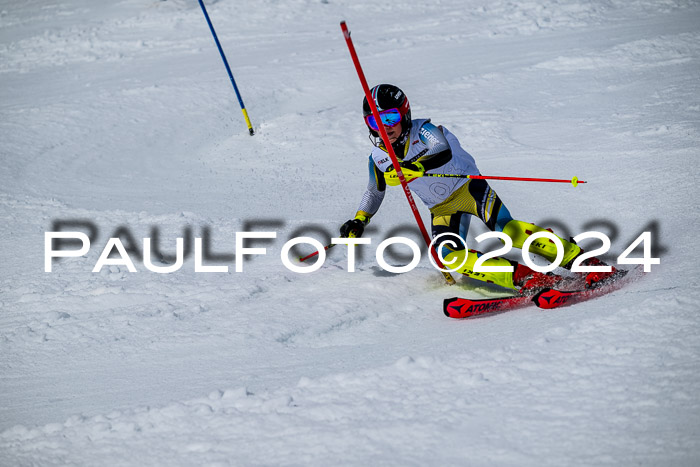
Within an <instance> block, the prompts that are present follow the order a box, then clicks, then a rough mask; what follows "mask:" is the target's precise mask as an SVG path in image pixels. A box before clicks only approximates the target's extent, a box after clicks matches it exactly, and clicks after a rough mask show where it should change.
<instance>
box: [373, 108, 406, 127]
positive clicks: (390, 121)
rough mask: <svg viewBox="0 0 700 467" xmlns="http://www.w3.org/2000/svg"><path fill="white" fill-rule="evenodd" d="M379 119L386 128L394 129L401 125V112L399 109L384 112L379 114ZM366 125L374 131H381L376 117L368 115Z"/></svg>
mask: <svg viewBox="0 0 700 467" xmlns="http://www.w3.org/2000/svg"><path fill="white" fill-rule="evenodd" d="M379 118H381V120H382V124H383V125H384V126H388V127H393V126H396V125H398V124H399V123H401V112H399V109H387V110H382V111H381V112H379ZM365 123H367V126H368V127H370V128H371V129H373V130H374V131H379V127H378V126H377V120H375V118H374V115H372V114H369V115H367V116H366V117H365Z"/></svg>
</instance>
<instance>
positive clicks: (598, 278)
mask: <svg viewBox="0 0 700 467" xmlns="http://www.w3.org/2000/svg"><path fill="white" fill-rule="evenodd" d="M581 266H608V265H607V264H605V263H604V262H602V261H601V260H599V259H598V258H596V257H592V258H587V259H584V260H583V261H581ZM608 267H609V268H610V271H607V272H606V271H593V272H589V273H583V274H586V285H587V286H588V287H589V288H595V287H598V286H599V285H602V284H603V283H605V282H609V281H610V280H612V278H613V277H614V276H615V274H617V269H615V267H614V266H608Z"/></svg>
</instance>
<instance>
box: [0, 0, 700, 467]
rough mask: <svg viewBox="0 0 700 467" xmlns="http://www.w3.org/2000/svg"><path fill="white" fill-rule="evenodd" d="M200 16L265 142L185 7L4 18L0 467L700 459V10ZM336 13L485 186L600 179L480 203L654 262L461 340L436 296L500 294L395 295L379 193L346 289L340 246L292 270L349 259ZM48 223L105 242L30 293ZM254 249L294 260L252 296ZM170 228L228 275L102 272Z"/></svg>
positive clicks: (521, 190) (237, 11)
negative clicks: (289, 243)
mask: <svg viewBox="0 0 700 467" xmlns="http://www.w3.org/2000/svg"><path fill="white" fill-rule="evenodd" d="M209 3H210V2H207V4H208V8H209V13H210V15H211V17H212V21H213V22H214V25H215V27H216V28H217V32H219V35H220V39H221V41H222V44H223V46H224V49H225V50H226V52H227V54H228V58H229V61H230V62H231V65H232V68H233V71H234V73H235V76H236V80H237V82H238V84H239V87H240V88H241V92H242V93H243V97H244V99H245V101H246V104H247V108H248V109H249V113H250V115H251V119H252V120H253V123H254V125H255V127H256V135H255V136H254V137H253V138H251V137H249V136H248V135H247V132H245V128H244V125H243V123H242V119H241V116H240V110H239V108H238V102H237V101H236V99H235V96H234V94H233V92H232V89H231V86H230V83H229V81H228V79H227V77H226V75H225V71H224V69H223V67H222V65H221V62H220V59H219V57H218V54H217V52H216V48H215V46H214V44H213V41H212V39H211V37H210V35H209V31H208V29H207V27H206V23H205V21H204V18H203V16H202V14H201V11H200V10H199V8H198V5H197V3H196V2H190V1H185V0H167V1H150V0H145V1H144V0H123V1H120V2H116V3H113V4H110V5H101V4H96V3H95V2H92V1H87V0H71V1H67V2H61V3H60V4H57V3H53V2H49V1H39V0H32V1H28V2H24V3H22V4H14V3H10V2H4V3H0V38H1V40H0V81H1V82H2V83H3V85H2V86H0V102H2V104H0V135H2V136H1V138H2V139H1V141H2V145H1V146H0V151H1V152H0V219H1V220H2V222H1V223H0V225H1V226H0V233H1V234H2V238H3V239H4V240H3V243H2V245H1V246H0V262H1V263H2V266H1V267H2V274H1V275H0V310H1V311H0V354H2V358H0V394H2V398H1V399H0V400H1V402H0V430H2V431H0V465H96V464H108V465H143V464H146V465H163V464H168V465H199V464H203V465H230V464H232V465H259V464H262V465H329V464H336V463H342V464H348V465H360V464H370V465H376V464H380V465H436V464H440V465H464V464H468V465H697V464H698V463H700V441H699V440H700V398H698V395H697V388H698V387H700V376H699V375H700V371H699V370H700V365H699V364H698V362H700V339H699V338H698V336H699V335H700V318H699V317H698V311H699V308H700V307H699V306H698V303H700V284H699V283H698V273H699V272H700V268H699V267H698V261H697V255H693V253H692V252H693V251H695V245H696V239H695V236H694V232H696V231H698V229H700V222H699V221H698V219H700V205H699V204H698V200H697V188H696V182H695V174H696V173H697V169H699V168H700V166H699V164H698V160H700V159H699V158H698V156H699V154H698V147H699V144H700V131H699V130H700V104H699V103H698V99H697V96H698V94H699V91H700V89H699V88H700V86H699V84H700V83H699V82H698V79H697V77H698V72H699V71H700V65H699V63H700V45H699V44H700V41H699V40H698V39H699V38H700V37H699V36H700V27H699V25H700V7H699V6H698V4H697V2H695V1H690V0H688V1H684V0H664V1H657V0H655V1H652V0H635V1H618V0H607V1H592V2H576V1H557V0H546V1H538V2H534V1H532V2H527V1H525V2H518V3H513V2H507V1H501V0H498V1H486V0H477V1H474V2H470V4H469V8H465V7H464V4H463V2H458V1H456V0H448V1H443V2H440V3H439V4H436V5H433V6H431V7H426V5H424V4H420V5H418V4H416V3H415V2H403V3H398V4H397V3H391V4H389V3H387V4H375V3H371V2H367V1H365V0H361V1H360V0H328V1H325V0H320V1H315V0H293V1H289V2H282V3H280V2H277V1H274V0H263V1H260V2H256V4H255V5H246V6H243V5H241V4H240V3H239V2H234V1H230V0H229V1H227V0H219V1H216V2H211V4H209ZM341 19H346V20H347V21H348V25H349V27H350V29H351V31H352V32H353V40H354V41H355V45H356V47H357V49H358V53H359V55H360V59H361V61H362V63H363V66H364V67H365V73H366V74H367V76H368V79H369V81H370V83H371V84H374V83H375V82H379V81H382V82H395V83H396V84H398V85H399V86H401V87H402V88H403V89H404V90H405V91H406V92H407V95H409V96H410V98H411V105H412V112H413V116H414V117H423V116H426V117H428V116H429V117H432V118H433V120H434V121H435V122H437V123H440V124H444V125H446V126H447V127H449V128H450V130H451V131H452V132H454V133H455V134H456V135H458V137H459V138H460V140H461V141H462V143H463V144H464V146H465V147H466V148H467V150H468V151H470V152H471V153H472V154H473V155H474V156H475V157H476V159H477V162H478V164H479V167H480V169H481V171H482V173H484V174H489V175H521V176H547V177H552V178H571V176H573V175H576V176H578V177H579V178H581V179H584V180H588V181H589V184H588V185H583V186H580V187H578V188H576V189H575V190H574V189H572V188H571V187H570V186H542V185H537V186H535V185H527V184H518V183H511V184H508V183H499V184H497V183H494V184H492V186H493V187H494V188H495V189H496V190H497V191H498V193H499V195H500V196H501V197H502V198H503V199H504V200H505V202H506V204H507V205H508V207H509V209H510V210H511V212H512V213H513V214H514V215H515V216H516V217H517V218H520V219H522V220H526V221H533V222H538V223H539V222H545V223H550V224H552V226H553V227H554V228H555V229H556V230H557V231H558V232H559V233H562V234H563V233H566V234H570V235H575V234H576V233H579V232H581V231H584V230H601V231H603V232H605V233H607V234H608V235H609V236H610V237H611V238H612V239H613V247H612V251H611V254H610V258H611V260H612V261H614V259H615V257H616V255H617V254H619V253H621V252H622V250H624V248H625V247H626V246H627V245H629V244H630V243H631V242H632V241H633V240H634V239H635V238H636V237H637V236H638V235H639V233H640V232H641V231H642V230H653V231H654V235H655V238H654V241H655V245H656V246H657V249H656V250H655V251H657V252H658V253H655V254H658V255H659V256H661V258H662V260H661V264H660V265H658V266H653V267H652V273H651V274H648V275H645V276H644V277H643V278H642V279H640V280H639V281H636V282H634V283H631V284H630V285H628V286H626V287H625V288H623V289H621V290H619V291H617V292H615V293H613V294H610V295H607V296H605V297H602V298H600V299H596V300H591V301H588V302H584V303H581V304H577V305H574V306H571V307H566V308H561V309H557V310H552V311H542V310H538V309H535V308H525V309H522V310H517V311H512V312H508V313H502V314H497V315H492V316H487V317H482V318H477V319H471V320H450V319H447V318H445V317H444V316H443V315H442V313H441V311H440V308H441V301H442V299H443V298H445V297H447V296H454V295H462V296H473V297H478V296H480V295H483V294H494V293H496V292H495V291H494V290H493V289H489V288H488V287H477V286H475V285H474V284H473V283H470V282H468V281H465V280H460V283H459V285H457V286H455V287H451V288H446V286H445V285H444V284H443V283H442V278H441V276H440V275H439V274H438V273H436V272H435V271H433V270H432V268H431V267H430V265H429V264H428V262H427V260H426V259H425V258H424V259H423V261H422V262H421V264H420V265H419V266H418V267H417V268H416V269H415V270H414V271H412V272H411V273H408V274H402V275H394V274H390V273H386V272H384V271H381V269H380V268H379V266H378V265H377V264H376V261H375V260H374V258H373V255H374V249H375V247H376V245H377V244H378V243H379V241H381V239H383V238H384V237H386V236H389V235H403V234H406V232H407V230H392V229H394V228H395V227H397V226H398V227H401V226H403V227H407V228H409V229H410V226H411V225H412V224H411V220H410V217H411V215H410V212H409V211H408V209H407V207H406V201H405V199H403V197H402V196H401V193H399V192H391V193H389V194H388V195H387V199H386V200H385V202H384V205H383V206H382V209H381V210H380V212H379V213H378V214H377V216H376V217H375V218H374V219H373V222H372V224H371V225H370V226H369V227H370V228H368V234H367V235H368V236H371V237H372V243H373V245H372V246H370V247H367V248H363V249H362V257H361V258H360V259H359V260H358V267H357V269H358V271H357V272H355V273H349V272H347V253H346V252H345V251H344V250H343V248H342V247H336V248H334V249H332V250H329V252H328V258H327V260H326V263H325V265H324V267H323V268H322V269H321V270H320V271H318V272H316V273H312V274H298V273H294V272H291V271H289V270H287V269H286V268H285V267H284V266H283V265H282V263H281V260H280V258H279V255H280V250H281V247H282V244H283V243H284V241H286V240H287V239H288V238H290V237H292V236H297V235H299V232H300V231H304V232H305V231H307V230H308V229H309V228H320V229H322V230H323V231H325V232H327V233H328V234H335V232H336V230H337V227H338V225H339V224H340V223H341V222H343V221H344V220H345V219H346V218H348V217H349V216H351V215H352V213H353V212H354V210H355V209H356V206H357V202H358V201H359V199H360V196H361V193H362V190H363V189H364V187H365V184H366V154H367V152H368V151H369V147H368V145H369V143H368V142H367V139H366V137H365V134H366V130H365V127H364V124H363V123H362V120H361V118H359V117H358V115H359V101H360V99H361V98H358V96H361V89H360V86H359V84H358V83H357V79H356V76H355V74H354V70H353V69H352V65H351V62H350V58H349V55H348V53H347V50H346V48H345V45H344V43H343V40H342V35H341V34H340V31H339V28H338V21H339V20H341ZM399 64H408V65H406V66H403V67H400V66H398V65H399ZM407 68H410V70H408V71H407ZM545 202H546V204H544V203H545ZM421 212H422V213H423V215H424V218H427V216H428V214H427V211H426V210H425V209H422V210H421ZM55 221H73V222H75V221H80V222H88V223H89V224H91V225H92V226H94V227H96V228H97V229H98V232H97V236H96V239H95V241H94V242H93V244H92V248H91V249H90V251H89V253H88V254H87V255H86V256H85V257H81V258H70V259H63V260H60V261H55V262H54V263H53V265H52V267H53V271H52V272H51V273H44V272H43V268H44V257H43V246H44V232H46V231H49V230H50V229H51V227H52V225H53V223H54V222H55ZM477 224H478V222H477V221H475V222H473V223H472V229H471V231H470V236H469V239H470V241H471V242H474V240H473V239H474V237H475V236H476V235H478V234H479V233H482V232H484V231H485V230H484V228H483V226H480V225H477ZM251 225H252V227H251ZM548 225H549V224H548ZM84 227H85V226H83V229H84ZM246 227H247V228H248V230H262V231H275V232H276V234H277V238H276V239H275V240H273V241H270V242H268V243H266V244H265V246H266V248H267V254H266V255H264V256H258V257H255V258H253V259H251V260H249V261H245V262H244V263H243V268H244V271H243V272H241V273H237V272H235V265H236V262H235V261H234V260H233V259H231V256H232V255H233V253H234V251H235V236H236V232H239V231H242V230H246ZM154 228H155V229H157V230H158V232H159V233H160V238H159V246H160V247H161V249H162V250H163V251H164V252H165V253H166V254H173V252H174V240H175V238H176V237H178V236H183V237H186V238H189V239H191V238H192V237H201V236H202V234H203V232H204V231H205V230H206V229H209V233H210V235H211V243H212V245H211V250H212V252H213V254H215V255H228V258H227V259H226V260H224V261H220V262H217V263H216V264H217V265H226V266H228V267H229V272H227V273H210V274H198V273H195V272H194V259H193V255H192V254H190V255H188V257H187V258H186V260H185V262H184V265H183V266H182V268H181V270H180V271H178V272H176V273H172V274H156V273H153V272H149V271H147V270H146V268H145V266H144V264H143V262H142V261H141V260H140V259H138V257H139V256H140V255H134V258H132V259H134V263H135V267H136V268H137V270H138V272H137V273H131V272H129V271H128V270H127V268H126V267H125V266H115V265H112V266H107V267H105V268H103V270H102V271H101V272H99V273H92V272H91V270H92V268H93V267H94V265H95V263H96V261H97V259H98V257H99V255H100V253H101V251H102V248H103V247H104V245H105V244H106V241H107V238H108V237H109V236H110V235H113V234H114V233H115V232H119V231H120V229H121V233H122V238H124V237H126V236H128V235H130V237H129V238H126V240H128V241H129V242H128V243H129V247H130V248H135V249H136V250H138V251H139V253H141V252H142V251H143V245H142V243H141V242H142V239H143V238H144V237H148V236H152V235H153V229H154ZM188 229H189V230H188ZM562 229H565V230H566V231H568V232H563V230H562ZM397 232H398V233H397ZM316 233H318V232H316ZM127 234H128V235H127ZM410 235H414V236H415V232H413V230H411V233H410ZM414 238H418V237H414ZM324 240H325V241H327V240H328V239H324ZM256 246H257V245H256ZM470 246H472V247H473V246H474V244H473V243H470ZM593 246H594V244H591V247H593ZM305 252H308V247H307V249H306V250H305ZM511 255H514V254H511ZM511 257H513V258H517V257H518V256H517V255H514V256H511ZM154 262H155V264H156V265H157V266H163V264H162V263H160V262H158V261H157V260H155V261H154Z"/></svg>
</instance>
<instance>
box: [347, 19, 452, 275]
mask: <svg viewBox="0 0 700 467" xmlns="http://www.w3.org/2000/svg"><path fill="white" fill-rule="evenodd" d="M340 29H342V31H343V36H345V42H346V43H347V45H348V50H350V56H351V57H352V62H353V63H354V64H355V69H356V70H357V76H358V77H359V78H360V83H361V84H362V89H363V90H364V92H365V97H366V98H367V102H368V103H369V107H370V108H371V109H372V115H374V118H375V119H376V121H377V122H381V121H382V119H381V118H380V116H379V111H378V110H377V106H376V105H375V104H374V99H372V96H371V92H370V90H369V86H368V85H367V80H366V79H365V74H364V72H363V71H362V66H361V65H360V60H359V59H358V58H357V53H356V52H355V46H354V45H353V43H352V39H351V38H350V31H349V30H348V26H347V24H345V21H341V22H340ZM377 126H378V127H379V133H380V135H381V137H382V141H389V136H388V135H387V133H386V130H385V129H384V125H377ZM385 146H386V149H387V151H388V153H389V157H390V158H391V162H392V164H394V169H395V170H396V175H397V176H398V177H399V181H400V182H401V187H402V188H403V192H404V194H405V195H406V199H407V200H408V205H409V206H410V207H411V211H413V216H414V217H415V218H416V222H417V223H418V227H419V228H420V231H421V234H422V235H423V239H424V240H425V244H426V245H428V248H429V249H430V253H431V254H432V256H433V259H435V264H437V265H438V267H439V268H441V269H442V268H444V266H443V264H442V261H440V257H439V256H438V254H437V251H435V248H434V247H431V246H430V244H431V239H430V235H428V231H427V230H426V229H425V225H424V224H423V219H422V218H421V216H420V213H419V212H418V207H417V206H416V202H415V201H414V200H413V196H412V195H411V190H410V189H409V188H408V184H407V183H406V178H405V177H404V176H403V172H402V171H401V166H400V165H399V160H398V158H397V157H396V153H395V152H394V148H393V147H391V144H386V145H385ZM440 272H442V275H443V276H444V277H445V280H446V281H447V283H448V284H450V285H452V284H454V283H455V280H454V278H453V277H452V274H450V273H449V272H446V271H440Z"/></svg>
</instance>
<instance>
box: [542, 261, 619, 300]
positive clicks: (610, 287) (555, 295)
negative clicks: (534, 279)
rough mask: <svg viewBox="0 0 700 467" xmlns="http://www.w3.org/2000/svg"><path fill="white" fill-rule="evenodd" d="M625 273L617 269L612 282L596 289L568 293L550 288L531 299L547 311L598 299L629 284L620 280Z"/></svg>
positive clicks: (590, 288)
mask: <svg viewBox="0 0 700 467" xmlns="http://www.w3.org/2000/svg"><path fill="white" fill-rule="evenodd" d="M627 272H628V271H625V270H624V269H619V270H618V271H617V273H616V274H615V275H614V276H613V279H612V280H610V281H605V282H604V283H603V284H601V285H598V286H597V287H589V288H584V289H580V290H569V291H565V290H557V289H551V288H550V289H543V290H541V291H540V292H538V293H537V294H535V296H534V297H532V301H533V302H535V305H537V306H538V307H540V308H544V309H547V310H548V309H551V308H558V307H560V306H565V305H571V304H573V303H577V302H582V301H584V300H589V299H591V298H595V297H599V296H601V295H605V294H607V293H610V292H613V291H615V290H617V289H619V288H621V287H622V286H623V285H625V284H626V283H627V282H629V281H623V280H620V279H622V278H623V277H624V276H625V275H627Z"/></svg>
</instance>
